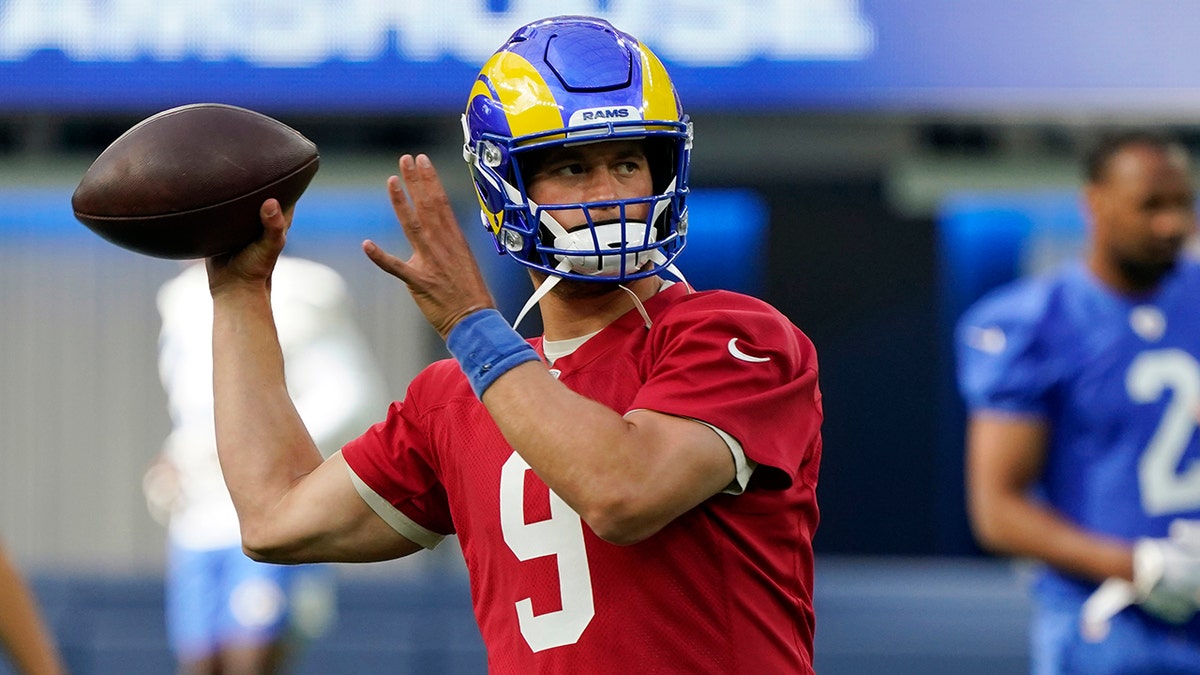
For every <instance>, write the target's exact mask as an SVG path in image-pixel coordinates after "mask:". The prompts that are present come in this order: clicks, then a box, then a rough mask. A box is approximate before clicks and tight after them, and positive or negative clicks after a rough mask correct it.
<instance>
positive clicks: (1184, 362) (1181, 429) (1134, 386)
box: [1125, 349, 1200, 516]
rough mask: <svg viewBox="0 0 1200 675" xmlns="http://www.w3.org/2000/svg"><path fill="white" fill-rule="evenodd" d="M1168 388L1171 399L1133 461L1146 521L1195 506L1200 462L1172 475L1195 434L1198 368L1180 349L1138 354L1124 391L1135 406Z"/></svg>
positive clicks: (1199, 490)
mask: <svg viewBox="0 0 1200 675" xmlns="http://www.w3.org/2000/svg"><path fill="white" fill-rule="evenodd" d="M1168 389H1169V390H1171V400H1170V402H1169V403H1168V404H1167V407H1166V409H1165V410H1164V411H1163V415H1162V419H1161V420H1159V422H1158V428H1157V429H1155V431H1154V436H1153V437H1152V438H1151V439H1150V443H1149V445H1147V446H1146V450H1145V452H1143V453H1142V457H1141V459H1140V460H1139V461H1138V484H1139V486H1140V487H1141V492H1142V508H1143V509H1145V511H1146V513H1148V514H1150V515H1152V516H1159V515H1163V514H1165V513H1173V512H1176V511H1187V510H1191V509H1195V508H1197V507H1200V462H1192V463H1191V465H1190V466H1187V467H1186V468H1185V469H1184V470H1183V471H1182V472H1178V471H1177V470H1176V469H1177V468H1178V467H1179V460H1180V459H1181V458H1182V457H1183V453H1184V451H1185V450H1186V449H1187V446H1188V442H1190V441H1191V439H1192V435H1193V434H1195V432H1196V425H1197V421H1198V420H1197V414H1198V413H1200V408H1198V406H1200V364H1197V363H1196V359H1195V358H1193V357H1192V356H1191V355H1190V354H1188V353H1187V352H1185V351H1183V350H1180V349H1158V350H1153V351H1147V352H1142V353H1141V354H1139V355H1138V357H1137V358H1136V359H1134V360H1133V363H1132V364H1130V366H1129V371H1128V372H1127V373H1126V374H1125V390H1126V391H1128V392H1129V397H1130V398H1131V399H1133V401H1134V402H1136V403H1153V402H1155V401H1157V400H1159V399H1161V398H1162V397H1163V395H1164V393H1165V392H1166V391H1167V390H1168Z"/></svg>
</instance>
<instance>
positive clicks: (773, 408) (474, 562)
mask: <svg viewBox="0 0 1200 675" xmlns="http://www.w3.org/2000/svg"><path fill="white" fill-rule="evenodd" d="M463 127H464V135H465V145H464V156H465V158H466V159H467V161H468V163H469V166H470V170H471V175H472V176H473V177H474V181H475V186H476V188H477V191H478V197H479V199H480V207H481V216H482V219H483V221H484V223H485V225H486V226H487V228H488V229H489V230H490V232H491V234H492V236H493V237H494V238H495V243H496V245H497V247H498V248H497V250H498V251H501V252H504V253H505V254H506V255H507V256H508V257H509V258H511V259H512V260H514V261H516V262H518V263H520V264H522V265H524V266H526V267H527V268H528V269H529V273H530V276H531V278H532V280H533V282H534V285H535V286H536V288H537V291H536V292H535V293H534V294H533V296H532V297H531V298H530V301H529V303H528V304H527V305H526V309H528V308H530V307H531V306H532V305H533V304H534V303H540V311H541V316H542V323H543V326H544V332H543V335H542V337H540V338H535V339H532V340H529V341H527V340H525V339H524V338H522V337H521V335H520V334H519V333H517V331H516V330H515V329H514V328H513V326H511V325H509V323H508V322H507V321H506V320H505V319H504V318H503V317H502V316H501V315H500V313H499V312H498V311H497V310H496V309H495V306H496V305H495V302H494V300H493V298H492V296H491V293H490V291H489V290H488V288H487V286H486V285H485V283H484V280H483V277H482V274H481V273H480V270H479V267H478V265H477V263H476V261H475V259H474V258H473V256H472V255H471V252H470V248H469V247H468V245H467V243H466V240H465V238H464V235H463V233H462V230H461V229H460V228H459V225H458V223H457V221H456V219H455V216H454V213H453V211H452V209H451V207H450V199H449V197H448V196H447V194H446V192H445V190H444V188H443V186H442V183H441V181H440V179H439V178H438V175H437V172H436V171H435V169H434V167H433V165H432V163H431V162H430V161H429V158H428V157H426V156H425V155H418V156H416V157H413V156H411V155H404V156H402V157H401V158H400V161H399V168H400V176H399V177H397V176H393V177H392V178H391V179H389V181H388V191H389V197H390V199H391V202H392V205H393V207H394V208H395V211H396V215H397V218H398V220H399V221H400V224H401V227H402V229H403V231H404V233H405V236H406V237H407V238H408V240H409V243H410V244H411V245H412V249H413V255H412V257H411V258H409V259H408V260H407V261H405V260H402V259H400V258H398V257H395V256H392V255H390V254H389V253H387V252H385V251H383V250H382V249H380V248H379V247H378V246H377V245H375V244H374V243H373V242H369V241H368V242H364V244H363V250H364V252H365V253H366V254H367V256H368V257H369V258H370V259H371V260H372V262H374V263H375V264H376V265H377V266H379V267H380V268H381V269H383V270H384V271H386V272H388V273H390V274H392V275H394V276H396V277H397V278H399V279H400V280H401V281H403V282H404V283H405V284H406V286H407V288H408V290H409V292H410V293H411V295H412V297H413V299H414V301H415V302H416V304H417V306H418V307H419V308H420V309H421V311H422V312H423V313H424V315H425V318H426V319H427V320H428V321H429V323H430V325H431V326H432V327H433V328H434V329H435V330H437V332H438V334H439V335H440V336H441V337H442V338H443V339H445V340H446V341H447V347H448V349H449V351H450V353H451V354H452V355H453V356H454V359H446V360H442V361H439V362H437V363H434V364H432V365H431V366H429V367H427V368H426V369H424V370H423V371H422V372H421V373H420V374H419V375H418V376H417V377H416V378H415V379H414V380H413V382H412V384H411V385H410V387H409V389H408V392H407V394H406V397H405V399H404V400H403V401H397V402H395V403H393V404H392V406H391V409H390V410H389V412H388V415H387V418H386V419H384V420H383V421H381V422H379V423H378V424H376V425H375V426H374V427H372V428H371V429H369V430H368V431H367V432H366V433H364V434H363V435H362V436H360V437H359V438H357V439H355V440H354V441H351V442H350V443H348V444H347V445H345V446H344V447H343V448H342V451H341V452H340V453H336V454H334V455H333V456H332V457H330V458H328V459H327V460H323V459H322V457H321V455H320V453H318V452H317V448H316V446H315V444H314V443H313V441H312V440H311V439H310V438H309V434H308V432H307V431H306V430H305V428H304V425H303V424H302V422H301V419H300V417H299V416H298V415H297V414H296V412H295V411H294V410H293V406H292V402H291V401H290V400H288V397H287V392H286V391H285V390H284V388H283V387H282V386H281V383H282V380H281V375H280V374H281V373H282V371H283V364H284V363H285V362H286V360H287V356H286V351H284V350H280V349H279V348H278V346H277V344H276V340H275V329H274V320H273V317H272V309H271V308H272V302H271V296H272V294H273V293H274V292H275V290H274V289H275V288H276V287H277V284H274V283H272V281H271V278H272V267H273V265H274V264H275V259H276V256H277V255H278V254H279V252H280V251H281V250H283V246H284V242H285V239H286V233H287V228H288V225H289V223H290V217H291V213H290V212H289V213H283V212H281V211H280V209H279V204H278V202H277V201H275V200H267V201H266V202H265V203H264V205H263V210H262V216H263V224H264V227H265V231H264V234H263V237H262V238H261V239H260V240H259V241H257V242H255V243H253V244H251V245H250V246H248V247H247V248H245V249H243V250H241V251H238V252H236V254H232V255H226V256H218V257H215V258H212V259H210V260H209V261H208V271H209V279H210V281H209V283H210V288H211V292H212V296H213V300H214V308H215V310H216V311H215V322H214V328H213V333H214V360H215V364H216V372H215V377H214V389H215V393H216V400H217V410H216V414H217V422H218V424H217V430H218V443H217V444H218V449H219V452H220V454H221V463H222V466H223V467H224V469H225V479H226V482H227V483H228V484H229V486H230V491H231V493H232V494H233V498H234V502H235V503H236V504H237V506H238V513H239V514H240V515H241V518H242V521H241V525H242V540H243V543H244V545H245V547H246V550H247V551H250V552H252V553H253V555H255V556H257V557H258V558H262V559H270V560H277V561H286V562H308V561H316V560H339V561H373V560H382V559H388V558H397V557H400V556H405V555H409V554H411V553H415V552H416V551H419V550H421V549H422V548H433V547H434V546H436V545H438V543H439V542H440V541H441V540H442V539H443V538H444V537H446V536H448V535H451V534H457V536H458V538H459V543H460V545H461V548H462V551H463V555H464V557H465V559H466V565H467V569H468V571H469V574H470V584H471V593H472V599H473V605H474V610H475V615H476V619H477V621H478V624H479V628H480V632H481V635H482V638H483V642H484V644H485V646H486V648H487V652H488V663H489V669H490V670H491V672H496V673H522V674H525V673H589V672H591V673H598V672H628V671H630V670H631V669H632V670H634V671H639V672H680V673H699V672H707V673H810V672H812V647H813V632H814V624H815V620H814V613H813V606H812V598H813V595H812V590H813V553H812V537H813V534H814V532H815V530H816V527H817V520H818V509H817V503H816V484H817V475H818V467H819V465H820V457H821V434H820V426H821V421H822V402H821V394H820V389H819V387H818V382H817V380H818V378H817V358H816V352H815V350H814V348H813V345H812V343H811V342H810V341H809V340H808V338H807V337H806V336H805V335H804V334H803V333H802V332H801V331H800V330H799V329H798V328H796V327H795V326H794V325H792V323H791V322H790V321H789V320H788V319H787V318H786V317H784V316H783V315H782V314H780V313H779V312H778V311H777V310H775V309H774V308H772V307H771V306H769V305H767V304H766V303H764V302H762V301H760V300H757V299H754V298H750V297H747V296H744V295H740V294H737V293H733V292H729V291H696V290H693V289H692V288H691V287H689V286H688V284H687V283H686V282H685V281H683V280H682V275H681V274H680V273H679V270H678V269H676V268H675V266H674V264H673V262H672V261H673V260H674V259H675V256H676V254H677V253H678V252H679V250H680V248H681V247H682V243H683V237H684V234H685V232H686V229H687V209H686V199H687V196H688V185H687V180H688V171H689V168H690V156H691V155H690V153H691V144H692V126H691V123H690V120H689V118H688V117H687V116H686V115H685V114H684V113H683V110H682V107H681V105H680V102H679V98H678V96H677V95H676V92H675V89H674V86H673V85H672V83H671V79H670V77H669V76H668V74H667V72H666V70H665V69H664V68H663V66H662V64H661V62H659V60H658V59H657V57H655V56H654V54H653V53H652V52H651V51H650V50H649V49H647V48H646V46H645V45H643V44H641V43H640V42H638V40H637V39H636V38H634V37H632V36H630V35H628V34H625V33H623V32H620V31H618V30H617V29H615V28H614V27H613V26H611V25H610V24H608V23H607V22H605V21H602V20H599V19H592V18H589V17H556V18H552V19H546V20H542V21H538V22H534V23H532V24H529V25H527V26H525V27H522V28H520V29H518V30H517V31H516V32H515V33H514V34H513V35H512V37H511V38H510V39H509V40H508V41H507V42H506V43H505V44H504V45H503V46H502V47H501V49H500V50H499V51H497V52H496V54H495V55H493V57H492V58H491V59H490V60H489V61H488V62H487V64H486V65H484V67H483V69H482V71H481V72H480V74H479V76H478V78H477V80H476V82H475V85H474V87H473V90H472V91H471V94H470V99H469V102H468V106H467V113H466V114H465V115H464V117H463ZM519 320H520V319H519V318H518V322H519Z"/></svg>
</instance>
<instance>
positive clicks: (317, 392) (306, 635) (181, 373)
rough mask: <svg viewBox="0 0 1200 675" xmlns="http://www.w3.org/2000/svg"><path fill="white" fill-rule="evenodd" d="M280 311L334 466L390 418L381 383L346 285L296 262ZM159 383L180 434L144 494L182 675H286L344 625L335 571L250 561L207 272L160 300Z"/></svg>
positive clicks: (320, 440)
mask: <svg viewBox="0 0 1200 675" xmlns="http://www.w3.org/2000/svg"><path fill="white" fill-rule="evenodd" d="M272 290H273V293H272V296H271V297H272V309H273V312H274V315H275V318H276V325H277V327H278V331H279V341H280V344H281V345H282V348H283V352H284V353H285V354H286V355H287V370H286V382H287V389H288V391H289V393H290V394H291V396H292V398H293V400H295V402H296V407H297V409H298V410H299V413H300V415H301V417H302V418H303V420H304V425H305V426H306V427H307V429H308V430H309V432H310V433H311V434H312V436H313V439H314V441H315V442H316V444H317V447H318V448H320V449H321V450H322V451H323V452H325V453H331V452H334V451H336V450H337V449H338V448H340V447H341V445H342V443H344V442H346V441H347V440H349V439H351V438H353V437H354V436H355V435H356V434H357V433H359V432H360V431H361V430H362V428H363V426H364V425H366V424H369V423H370V421H371V420H372V419H374V418H375V417H377V416H378V415H379V414H380V411H382V410H383V409H384V408H385V402H386V398H385V393H384V391H383V384H382V382H381V379H380V378H381V375H380V373H379V369H378V367H377V365H376V362H375V360H374V358H373V356H372V355H371V353H370V351H369V349H368V347H367V344H366V341H365V339H364V338H363V336H362V335H361V333H360V331H359V329H358V326H357V324H356V323H355V319H354V315H353V312H354V308H353V305H352V302H351V299H350V296H349V292H348V289H347V288H346V284H345V281H344V280H343V279H342V278H341V277H340V276H339V275H338V274H337V273H336V272H335V271H334V270H332V269H330V268H329V267H326V266H325V265H321V264H319V263H316V262H313V261H310V260H305V259H302V258H294V257H281V258H280V259H279V264H278V266H277V267H276V268H275V275H274V280H273V287H272ZM158 309H159V313H160V315H161V318H162V331H161V334H160V339H159V373H160V375H161V378H162V383H163V386H164V388H165V390H166V392H167V396H168V404H169V407H170V416H171V422H172V430H171V434H170V436H169V437H168V438H167V439H166V441H165V443H164V445H163V450H162V452H161V454H160V455H159V458H158V460H157V461H156V462H155V463H154V464H152V465H151V467H150V469H149V470H148V471H147V473H146V476H145V480H144V482H143V485H144V488H145V493H146V498H147V503H148V506H149V508H150V510H151V513H152V515H154V516H155V517H156V519H158V520H160V522H164V523H166V524H167V528H168V529H167V532H168V535H167V542H168V566H167V594H166V598H167V628H168V634H169V636H170V640H171V647H172V650H173V651H174V653H175V654H176V658H177V660H178V663H179V669H180V672H181V673H189V674H192V673H195V674H202V673H277V672H282V671H284V670H285V669H286V666H287V664H288V663H289V657H294V656H295V655H296V652H297V650H298V649H299V648H300V647H301V646H302V645H303V644H304V642H305V641H306V640H308V639H311V638H313V637H316V636H319V635H320V634H321V633H322V631H323V630H324V629H325V628H326V626H327V624H328V623H329V621H330V620H332V616H333V611H334V599H335V588H334V585H333V583H334V579H333V578H332V576H333V574H332V573H333V570H331V569H327V568H323V567H319V566H312V565H308V566H286V565H272V564H265V563H259V562H255V561H253V560H251V559H250V558H248V557H247V556H246V555H245V553H244V552H243V551H242V546H241V537H240V535H239V528H238V517H237V512H236V511H235V509H234V505H233V501H232V500H231V499H230V497H229V491H228V490H227V489H226V487H225V482H224V479H223V478H222V476H221V466H220V463H219V462H218V458H217V446H216V431H215V429H214V426H213V398H212V372H213V371H212V366H213V364H212V319H213V316H212V297H211V296H210V294H209V292H208V278H207V276H206V274H205V271H204V265H203V264H200V263H196V264H191V265H189V266H187V267H186V268H185V269H184V270H183V272H182V273H180V274H179V275H178V276H176V277H175V278H173V279H171V280H169V281H167V282H166V283H165V284H164V285H163V286H162V288H161V289H160V290H159V293H158Z"/></svg>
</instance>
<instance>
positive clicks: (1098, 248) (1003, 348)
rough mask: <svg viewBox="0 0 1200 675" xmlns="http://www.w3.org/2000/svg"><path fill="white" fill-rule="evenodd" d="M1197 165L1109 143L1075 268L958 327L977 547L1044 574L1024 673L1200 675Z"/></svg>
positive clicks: (1124, 141) (1177, 154)
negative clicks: (1194, 254) (1029, 664)
mask: <svg viewBox="0 0 1200 675" xmlns="http://www.w3.org/2000/svg"><path fill="white" fill-rule="evenodd" d="M1191 171H1192V166H1191V161H1190V158H1189V157H1188V153H1187V151H1186V150H1185V148H1184V147H1183V146H1182V145H1181V144H1180V143H1178V142H1176V141H1175V140H1173V139H1170V138H1168V137H1165V136H1161V135H1159V134H1158V133H1155V132H1152V131H1132V132H1124V133H1120V134H1114V135H1112V136H1110V137H1107V138H1105V139H1104V140H1103V141H1102V142H1101V143H1099V144H1098V146H1097V147H1096V148H1095V149H1094V150H1093V151H1092V153H1091V154H1090V155H1089V157H1088V159H1087V161H1086V165H1085V172H1086V176H1085V178H1086V180H1085V185H1084V188H1083V195H1082V197H1083V204H1084V205H1085V208H1086V212H1087V216H1088V225H1089V237H1088V248H1087V251H1086V254H1085V256H1084V259H1083V260H1080V261H1078V262H1074V263H1072V264H1069V265H1066V266H1065V267H1064V268H1063V269H1061V270H1060V271H1057V272H1056V273H1054V274H1051V275H1046V276H1040V277H1036V278H1027V279H1023V280H1018V281H1015V282H1012V283H1011V284H1009V285H1007V286H1005V287H1002V288H1000V289H997V290H995V291H993V292H991V293H990V294H988V295H987V296H985V297H984V298H982V299H981V300H980V301H978V302H977V303H976V304H975V305H974V306H973V307H971V308H970V309H969V310H968V311H967V312H966V313H965V314H964V315H963V317H962V318H961V319H960V322H959V325H958V328H957V333H956V341H957V345H956V349H957V353H958V378H959V385H960V389H961V391H962V394H963V396H964V398H965V400H966V402H967V407H968V409H969V423H968V430H967V439H966V446H967V448H966V451H967V469H966V473H967V476H966V478H967V488H968V507H969V511H970V517H971V522H972V525H973V528H974V531H975V534H976V536H977V538H978V539H979V541H980V543H981V544H982V545H983V546H984V547H986V548H988V549H990V550H992V551H995V552H997V553H1001V554H1008V555H1013V556H1022V557H1028V558H1032V559H1034V560H1037V561H1040V562H1041V563H1043V564H1044V566H1043V571H1042V572H1041V574H1040V575H1039V577H1038V578H1037V581H1036V585H1035V587H1034V596H1035V599H1036V603H1035V614H1034V618H1033V622H1032V633H1031V638H1032V648H1031V653H1032V658H1033V672H1034V673H1036V674H1037V675H1049V674H1051V673H1090V674H1101V673H1156V674H1163V673H1200V618H1198V617H1197V616H1196V610H1197V606H1198V604H1200V439H1198V438H1197V434H1196V429H1197V425H1198V423H1200V265H1198V264H1197V263H1196V262H1195V261H1193V260H1192V259H1191V258H1190V257H1187V256H1185V254H1184V251H1185V246H1186V245H1187V244H1188V243H1189V241H1190V240H1191V238H1192V237H1193V236H1194V235H1195V230H1196V212H1195V208H1196V204H1195V189H1194V187H1193V180H1192V173H1191Z"/></svg>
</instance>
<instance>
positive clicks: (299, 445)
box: [213, 286, 322, 537]
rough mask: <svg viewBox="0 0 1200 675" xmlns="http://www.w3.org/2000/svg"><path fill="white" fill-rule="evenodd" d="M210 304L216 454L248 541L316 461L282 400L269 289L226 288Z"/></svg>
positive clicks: (284, 397)
mask: <svg viewBox="0 0 1200 675" xmlns="http://www.w3.org/2000/svg"><path fill="white" fill-rule="evenodd" d="M213 300H214V302H213V393H214V404H215V413H216V429H217V454H218V456H219V457H220V460H221V469H222V472H223V473H224V476H225V482H226V484H227V485H228V487H229V492H230V494H231V495H232V497H233V501H234V505H235V506H236V507H237V510H238V516H239V520H240V522H241V525H242V532H243V537H246V536H247V533H252V532H254V531H255V530H256V529H257V528H259V527H261V526H263V524H264V523H265V522H269V520H270V518H271V517H272V509H273V507H275V506H276V505H278V504H279V503H280V501H281V500H282V498H283V496H284V495H285V494H286V493H287V491H288V490H289V489H290V487H291V486H292V484H293V483H294V482H295V481H296V479H297V478H299V477H300V476H303V475H305V474H307V473H309V472H311V471H312V470H313V469H314V468H315V467H316V466H317V465H319V464H320V463H321V461H322V460H321V455H320V453H319V452H317V449H316V447H315V445H314V444H313V442H312V439H311V438H310V437H309V435H308V433H307V431H306V430H305V427H304V424H303V422H302V421H301V420H300V417H299V415H298V414H297V413H296V409H295V406H294V405H293V404H292V401H291V398H290V397H289V395H288V390H287V384H286V382H285V380H284V370H283V355H282V352H281V351H280V348H279V341H278V338H277V335H276V332H275V324H274V321H273V319H272V315H271V305H270V293H269V291H268V290H267V289H266V288H265V287H252V286H245V287H238V288H233V289H225V290H223V292H221V293H219V294H218V295H216V296H214V299H213Z"/></svg>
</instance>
